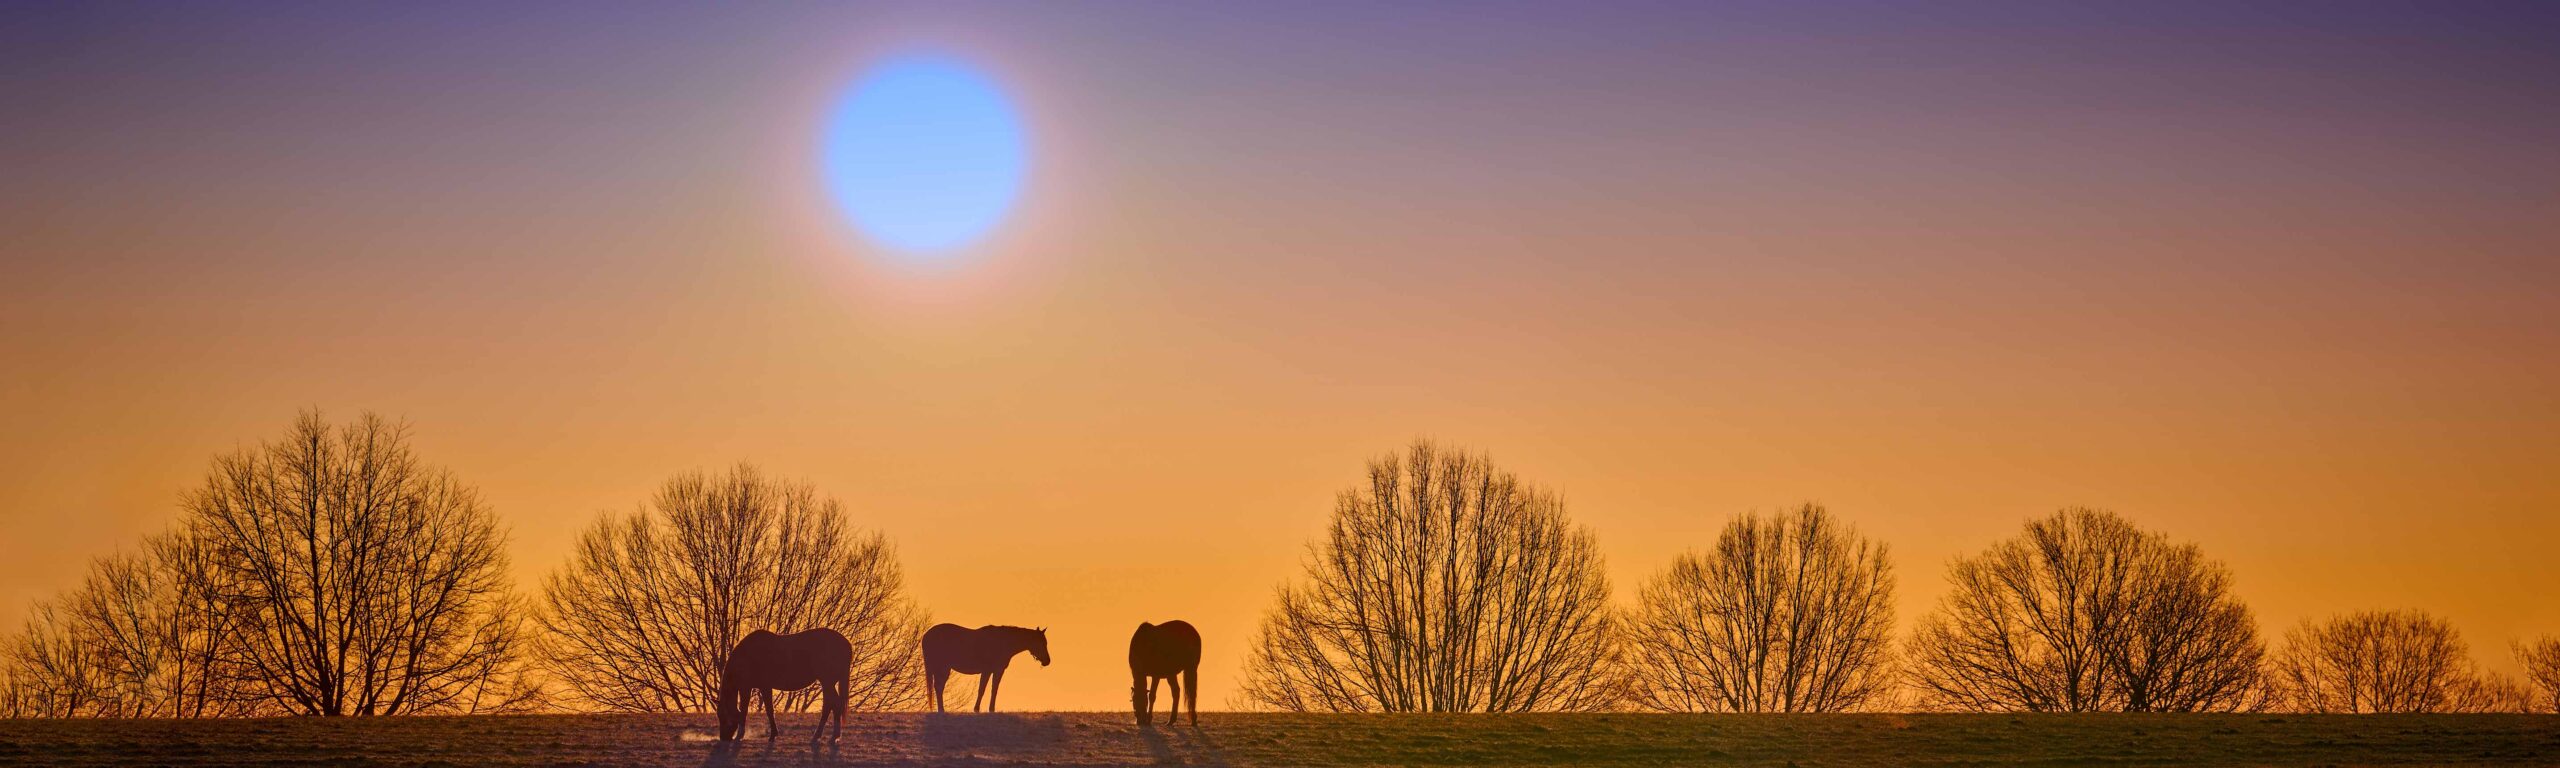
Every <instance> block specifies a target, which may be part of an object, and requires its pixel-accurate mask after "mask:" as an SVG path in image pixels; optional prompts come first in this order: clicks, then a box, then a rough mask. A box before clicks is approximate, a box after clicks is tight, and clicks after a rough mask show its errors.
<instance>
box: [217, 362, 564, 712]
mask: <svg viewBox="0 0 2560 768" xmlns="http://www.w3.org/2000/svg"><path fill="white" fill-rule="evenodd" d="M408 438H409V432H408V428H407V427H406V426H405V425H400V424H394V423H391V422H387V421H385V420H383V419H382V418H381V417H379V416H376V415H373V414H370V413H368V414H365V415H363V416H362V417H360V418H358V419H357V420H356V421H354V422H353V423H350V424H347V425H345V426H343V427H337V428H333V427H331V426H330V424H329V423H328V422H327V421H326V420H324V419H323V418H322V417H321V415H320V414H319V413H317V412H306V413H304V414H303V415H302V416H301V417H300V418H298V419H296V420H295V421H294V424H293V427H292V428H291V429H290V430H289V431H288V432H287V433H286V436H285V438H284V439H282V440H280V441H277V442H272V443H265V444H262V445H260V446H259V447H257V448H254V449H242V450H240V451H237V452H235V453H232V454H230V455H226V456H223V457H220V458H218V459H216V460H215V462H214V467H213V471H212V472H211V473H210V474H209V475H208V476H207V477H206V478H205V483H204V486H203V487H202V488H201V489H199V490H197V491H195V492H194V493H192V494H190V495H188V497H187V498H186V502H185V507H186V509H187V511H188V526H189V531H190V534H191V535H192V536H194V537H196V541H197V544H198V545H200V546H203V547H205V548H206V549H205V551H204V553H203V556H204V557H205V561H206V562H207V563H209V564H210V566H211V567H210V578H211V579H213V580H214V581H216V582H218V583H219V584H220V585H221V591H222V593H223V603H224V610H226V611H228V612H229V613H230V616H229V619H230V621H231V622H232V623H231V624H230V625H229V626H231V627H232V628H234V634H235V637H234V638H233V639H234V640H235V641H236V645H235V646H234V648H233V651H234V653H233V655H234V657H235V661H236V663H238V664H239V665H241V668H240V673H241V675H242V677H243V679H244V681H245V683H246V694H247V695H249V696H251V697H253V698H255V699H257V700H258V702H259V703H260V704H261V705H264V706H270V707H273V708H275V709H278V710H281V711H285V712H290V713H293V714H303V715H324V716H339V715H399V714H412V713H430V712H463V713H468V712H487V711H505V710H511V709H520V708H523V707H525V706H528V705H529V704H531V703H532V702H533V701H534V700H535V699H536V698H537V697H538V696H539V691H538V689H536V688H534V687H533V686H531V685H530V684H529V683H528V680H527V678H525V677H524V676H523V675H522V674H521V672H522V667H523V659H522V655H523V654H522V651H523V648H522V647H521V637H522V631H521V629H522V628H521V623H522V622H521V619H520V614H521V606H520V605H519V601H518V600H516V599H515V598H514V597H513V595H512V594H511V593H510V591H509V588H508V583H507V579H506V572H507V560H506V555H505V551H504V544H505V540H504V534H503V533H502V532H501V531H500V530H499V528H498V524H497V519H496V517H495V516H494V515H493V514H492V513H491V511H490V510H489V507H488V505H487V504H486V503H484V502H483V501H481V499H480V496H479V493H478V492H477V491H475V490H473V489H472V488H470V487H468V486H465V485H463V484H462V483H461V482H459V481H457V480H455V479H454V478H453V476H452V475H451V474H449V473H447V472H445V471H443V470H441V469H435V468H431V467H428V466H426V465H425V464H423V463H421V462H420V461H419V460H418V457H417V456H416V454H415V453H413V452H412V451H411V449H410V447H409V439H408Z"/></svg>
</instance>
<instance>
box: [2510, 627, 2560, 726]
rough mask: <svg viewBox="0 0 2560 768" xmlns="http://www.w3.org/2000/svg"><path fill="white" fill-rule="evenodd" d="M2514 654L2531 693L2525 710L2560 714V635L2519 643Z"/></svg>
mask: <svg viewBox="0 0 2560 768" xmlns="http://www.w3.org/2000/svg"><path fill="white" fill-rule="evenodd" d="M2515 654H2516V663H2518V664H2522V665H2524V678H2525V682H2526V683H2527V684H2528V685H2529V686H2530V688H2529V690H2530V692H2531V698H2530V699H2529V700H2528V702H2527V703H2526V706H2525V707H2524V711H2527V712H2541V713H2546V714H2560V637H2551V636H2546V637H2543V638H2542V639H2540V640H2535V641H2533V642H2531V643H2516V644H2515Z"/></svg>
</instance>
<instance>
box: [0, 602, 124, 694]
mask: <svg viewBox="0 0 2560 768" xmlns="http://www.w3.org/2000/svg"><path fill="white" fill-rule="evenodd" d="M104 677H105V673H104V670H103V668H102V666H101V665H100V664H99V663H98V661H97V659H95V658H94V657H93V655H92V654H91V653H90V649H89V646H88V645H87V644H86V643H82V642H80V639H79V638H78V637H77V636H76V634H75V632H74V627H73V622H72V620H71V618H70V617H69V616H67V615H65V613H64V611H62V609H61V606H60V605H58V604H57V603H56V602H54V601H42V602H38V603H36V604H35V608H34V610H33V611H31V612H30V613H29V614H28V616H27V623H26V626H25V627H24V628H23V629H21V630H19V632H18V635H17V637H16V638H14V639H12V640H11V641H10V643H9V657H8V691H7V694H8V704H9V715H10V716H11V717H85V716H91V715H94V714H96V713H97V707H98V700H99V699H100V698H102V697H104V696H105V690H106V687H107V681H106V680H105V679H103V678H104Z"/></svg>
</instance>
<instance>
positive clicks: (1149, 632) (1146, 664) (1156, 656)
mask: <svg viewBox="0 0 2560 768" xmlns="http://www.w3.org/2000/svg"><path fill="white" fill-rule="evenodd" d="M1198 666H1200V631H1199V630H1197V629H1193V628H1192V627H1191V622H1187V621H1183V620H1181V619H1174V620H1172V621H1168V622H1165V623H1162V624H1140V625H1138V631H1137V632H1136V633H1135V634H1132V635H1130V637H1129V669H1130V671H1132V672H1136V673H1139V674H1146V675H1170V674H1174V673H1176V672H1181V671H1183V670H1187V669H1192V668H1195V667H1198Z"/></svg>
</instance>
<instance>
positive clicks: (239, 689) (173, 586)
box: [66, 531, 258, 717]
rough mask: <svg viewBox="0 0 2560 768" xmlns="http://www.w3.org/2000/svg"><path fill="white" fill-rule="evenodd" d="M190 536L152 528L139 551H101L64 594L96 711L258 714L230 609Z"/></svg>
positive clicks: (205, 557) (109, 714)
mask: <svg viewBox="0 0 2560 768" xmlns="http://www.w3.org/2000/svg"><path fill="white" fill-rule="evenodd" d="M213 570H214V569H213V564H212V561H211V559H210V558H209V557H208V555H207V553H206V552H205V549H204V547H203V546H201V544H200V543H199V542H198V541H197V540H196V538H195V537H193V536H190V535H188V534H187V533H186V532H185V531H174V532H170V533H166V534H162V535H159V536H154V537H151V538H150V539H147V540H146V541H145V542H144V547H143V549H142V551H141V552H139V553H118V554H115V555H111V556H108V557H105V558H100V559H99V560H98V561H97V562H96V563H95V564H94V565H92V566H91V568H90V574H89V578H88V580H87V582H86V583H84V584H82V585H81V587H80V588H79V589H77V590H75V591H73V592H72V593H71V595H70V596H69V597H68V598H67V600H66V603H67V608H68V610H69V614H68V618H69V619H70V621H71V627H70V630H71V632H72V634H73V636H74V637H76V638H77V639H78V641H79V642H80V643H81V644H82V645H83V646H84V647H85V648H86V649H87V659H88V660H89V661H90V662H91V663H93V664H94V665H95V667H96V670H95V673H94V676H95V677H96V678H97V679H98V680H99V681H101V689H100V695H99V696H98V697H97V698H96V699H95V700H94V701H93V703H92V707H93V709H92V711H90V712H88V713H85V714H90V715H95V716H100V717H226V716H237V715H247V714H255V713H257V711H258V710H257V708H256V705H257V702H256V700H255V697H253V696H250V695H246V693H245V692H244V682H243V680H242V672H243V670H242V669H241V668H240V667H239V665H238V664H237V663H236V658H237V657H236V652H237V650H238V648H237V639H236V637H235V636H236V632H235V627H234V626H233V621H232V616H233V613H232V611H231V610H229V606H227V605H226V604H225V603H224V601H223V594H224V593H223V591H222V590H221V588H220V587H219V586H218V585H217V584H216V583H215V582H214V578H215V574H214V573H213Z"/></svg>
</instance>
